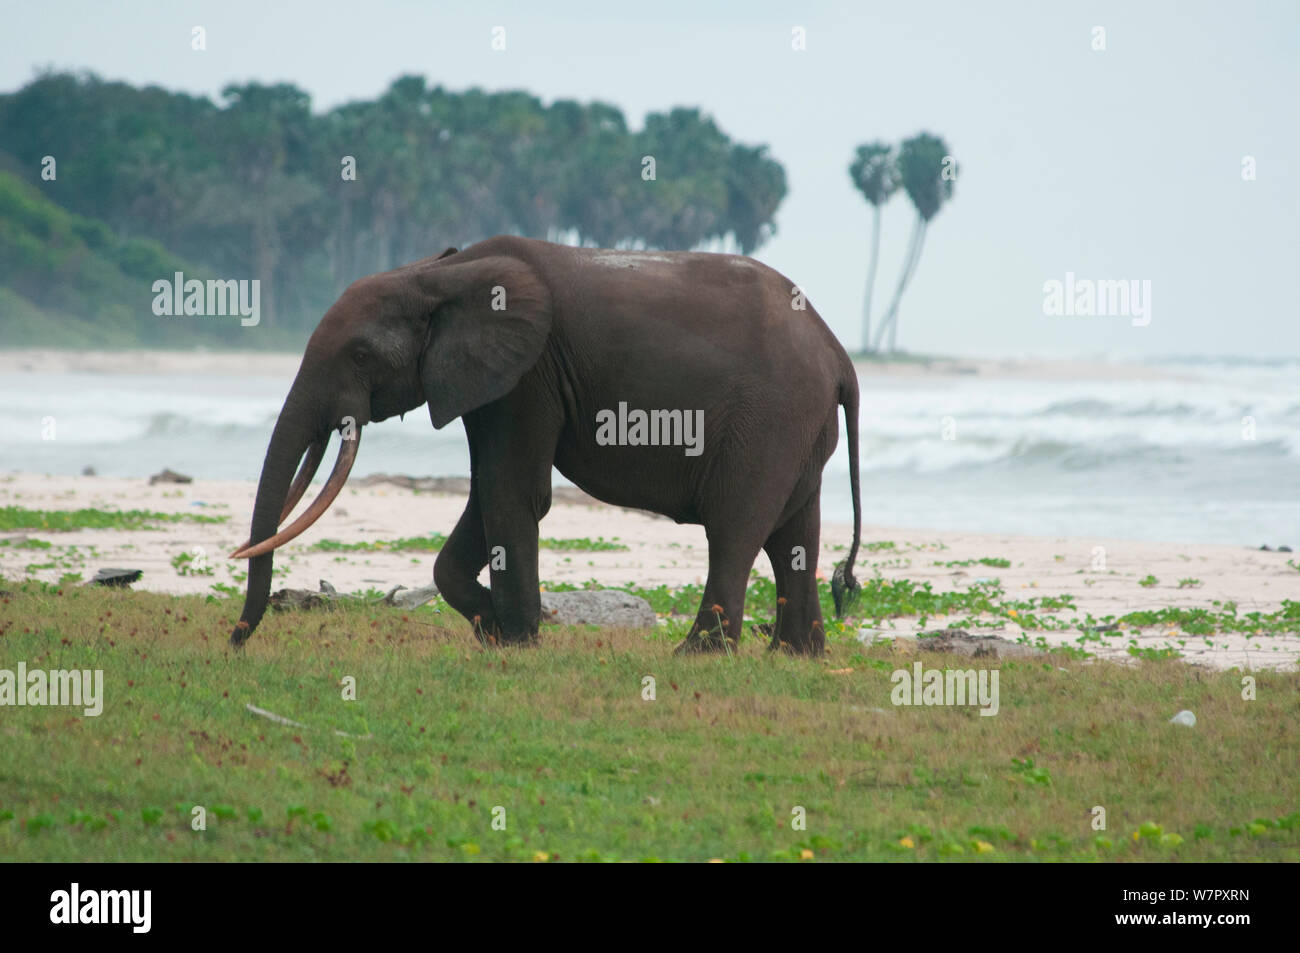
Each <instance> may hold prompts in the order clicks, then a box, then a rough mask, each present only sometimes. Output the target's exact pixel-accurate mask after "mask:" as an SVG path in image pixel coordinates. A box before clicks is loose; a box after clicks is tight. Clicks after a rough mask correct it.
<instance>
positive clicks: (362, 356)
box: [352, 347, 370, 366]
mask: <svg viewBox="0 0 1300 953" xmlns="http://www.w3.org/2000/svg"><path fill="white" fill-rule="evenodd" d="M368 360H370V354H369V352H367V351H366V349H365V348H364V347H359V348H357V349H356V350H354V351H353V352H352V363H354V364H356V365H358V366H364V365H365V363H366V362H367V361H368Z"/></svg>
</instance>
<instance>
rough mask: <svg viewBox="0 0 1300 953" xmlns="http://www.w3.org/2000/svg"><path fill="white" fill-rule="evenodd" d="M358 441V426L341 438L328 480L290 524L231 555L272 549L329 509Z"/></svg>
mask: <svg viewBox="0 0 1300 953" xmlns="http://www.w3.org/2000/svg"><path fill="white" fill-rule="evenodd" d="M360 443H361V428H360V427H358V428H357V430H356V434H355V436H354V437H353V438H352V439H351V440H344V441H343V445H342V446H341V447H339V457H338V459H337V460H336V461H334V472H332V473H331V474H330V478H329V480H327V481H326V483H325V486H323V487H322V488H321V491H320V495H319V496H317V497H316V499H314V500H312V503H311V506H309V507H307V509H306V510H305V511H304V512H303V514H302V515H301V516H299V517H298V518H297V519H296V520H294V522H293V523H292V524H290V525H289V526H287V527H285V528H284V529H282V530H280V532H278V533H276V534H275V535H274V536H272V537H271V538H270V539H265V540H263V541H262V542H260V543H258V544H257V545H256V546H243V547H241V548H240V549H237V550H236V551H235V552H233V553H231V554H230V558H231V559H252V558H253V557H254V556H261V555H263V554H264V553H269V552H270V551H271V550H273V549H279V548H280V547H281V546H283V545H284V544H285V543H287V542H289V540H291V539H293V538H294V537H296V536H299V535H300V534H302V533H304V532H306V530H307V528H308V527H310V526H311V524H312V523H314V522H316V521H317V520H318V519H320V518H321V515H322V514H323V513H324V512H325V511H326V510H327V509H329V505H330V504H331V503H333V502H334V498H335V497H336V496H338V495H339V492H340V491H341V490H342V489H343V484H344V483H346V482H347V481H348V474H349V473H350V472H351V471H352V464H353V463H355V462H356V459H357V447H358V446H359V445H360Z"/></svg>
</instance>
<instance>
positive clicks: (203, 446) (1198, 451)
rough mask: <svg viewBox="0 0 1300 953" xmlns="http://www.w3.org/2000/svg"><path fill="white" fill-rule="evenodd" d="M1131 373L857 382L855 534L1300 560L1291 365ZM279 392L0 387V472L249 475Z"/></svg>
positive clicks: (428, 445) (13, 377)
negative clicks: (1019, 538) (1280, 548)
mask: <svg viewBox="0 0 1300 953" xmlns="http://www.w3.org/2000/svg"><path fill="white" fill-rule="evenodd" d="M1147 370H1148V371H1149V372H1151V373H1153V374H1155V375H1157V377H1156V379H1133V378H1132V377H1131V376H1130V377H1127V378H1126V377H1124V376H1122V375H1112V376H1107V375H1099V376H1096V375H1095V376H1093V377H1092V378H1079V379H1071V378H1069V377H1068V376H1061V375H1058V376H1046V377H1044V376H1040V377H1039V378H1026V377H996V376H985V375H978V376H977V375H956V376H937V375H918V376H916V377H902V376H887V375H880V374H874V373H872V372H871V371H869V370H868V371H864V372H863V375H862V377H861V378H860V379H861V385H862V413H861V421H860V424H861V427H860V429H861V436H862V445H861V455H862V460H861V464H862V470H861V474H862V490H863V514H864V515H863V518H864V521H866V522H867V523H874V524H882V525H887V526H900V527H913V528H920V529H933V530H936V531H940V530H966V531H972V532H1002V533H1018V534H1020V533H1023V534H1031V535H1053V536H1055V535H1065V536H1081V537H1095V538H1120V539H1124V538H1128V539H1151V540H1168V541H1178V542H1218V543H1231V544H1239V545H1251V546H1259V545H1260V544H1262V543H1268V544H1270V545H1273V546H1277V545H1281V544H1286V545H1291V546H1294V547H1296V548H1298V549H1300V363H1297V362H1278V363H1271V364H1268V363H1206V362H1199V363H1161V364H1152V365H1148V367H1147ZM290 377H291V375H286V376H275V377H256V376H248V375H239V376H221V375H203V376H195V375H182V374H166V373H158V374H106V373H86V372H59V373H30V372H29V373H12V374H6V375H4V376H3V378H0V471H15V470H17V471H29V472H41V473H59V474H75V473H80V472H81V471H82V469H83V468H84V467H87V466H92V467H94V468H95V470H96V471H97V472H98V473H99V474H101V475H104V476H128V477H147V476H148V475H150V474H152V473H155V472H157V471H158V470H161V469H162V468H163V467H171V468H172V469H173V470H178V471H180V472H183V473H188V474H191V475H193V476H195V477H200V478H210V479H250V480H251V479H256V477H257V475H258V472H259V469H260V466H261V463H262V458H263V455H264V454H265V451H266V444H267V440H268V439H269V437H270V433H271V428H272V426H273V424H274V421H275V417H276V414H277V413H278V411H279V409H280V405H281V402H282V400H283V398H284V395H285V392H286V391H287V389H288V386H289V383H290ZM49 418H52V419H53V427H54V430H53V439H45V438H46V437H49V436H50V435H51V433H50V429H49V428H50V420H49ZM1252 427H1253V430H1252ZM333 455H334V449H333V447H332V448H331V449H330V451H328V453H327V460H326V463H325V465H324V466H323V467H322V471H323V473H328V470H329V466H330V465H331V463H332V460H333ZM354 472H355V473H356V474H357V475H365V474H368V473H375V472H388V473H402V474H411V475H420V476H424V475H438V476H442V475H462V476H464V475H468V473H469V454H468V450H467V448H466V446H465V437H464V432H463V430H462V429H461V427H460V425H459V424H458V423H453V424H451V425H450V426H448V427H447V428H445V429H444V430H442V431H440V432H439V431H434V430H433V428H432V427H431V426H430V424H429V420H428V416H427V414H426V413H425V411H424V409H423V408H421V409H419V410H417V411H415V412H413V413H410V414H407V416H406V419H405V421H398V420H390V421H386V422H384V423H383V424H378V425H374V426H371V427H368V428H366V432H365V435H364V437H363V441H362V446H361V452H360V454H359V458H358V461H357V465H356V468H355V471H354ZM322 478H323V474H322V476H321V477H318V482H319V480H320V479H322ZM556 481H557V482H559V483H563V482H564V481H563V479H562V478H561V477H560V476H559V474H558V473H557V474H556ZM822 501H823V507H822V515H823V519H824V520H827V521H835V522H848V521H849V520H850V519H851V515H852V509H851V505H850V496H849V484H848V456H847V452H846V448H845V442H844V439H843V435H841V439H840V445H839V447H838V448H837V449H836V452H835V455H834V457H832V459H831V461H830V462H829V463H828V465H827V467H826V471H825V477H824V481H823V494H822Z"/></svg>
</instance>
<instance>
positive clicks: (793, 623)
mask: <svg viewBox="0 0 1300 953" xmlns="http://www.w3.org/2000/svg"><path fill="white" fill-rule="evenodd" d="M819 490H820V487H818V488H817V489H815V490H814V491H813V493H812V495H811V496H809V497H808V500H807V502H806V503H804V504H803V506H801V507H800V508H799V509H798V510H797V511H796V512H795V513H794V515H793V516H791V517H790V518H789V519H787V520H786V521H785V522H784V523H783V524H782V525H781V526H780V527H779V528H778V529H777V530H776V531H775V532H773V533H772V535H771V536H769V537H768V538H767V542H765V543H764V544H763V549H764V550H765V551H766V552H767V558H768V559H770V560H771V561H772V571H773V573H774V574H775V576H776V595H777V613H776V618H777V621H776V625H775V626H774V628H773V632H772V643H771V645H770V646H769V649H780V648H784V649H785V650H786V651H790V652H796V653H798V654H801V655H821V654H822V653H823V652H825V651H826V633H825V630H824V627H823V623H822V607H821V601H820V600H819V599H818V598H817V556H818V552H819V550H820V546H821V493H820V492H819ZM781 600H784V602H782V601H781Z"/></svg>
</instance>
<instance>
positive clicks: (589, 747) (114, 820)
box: [0, 582, 1300, 862]
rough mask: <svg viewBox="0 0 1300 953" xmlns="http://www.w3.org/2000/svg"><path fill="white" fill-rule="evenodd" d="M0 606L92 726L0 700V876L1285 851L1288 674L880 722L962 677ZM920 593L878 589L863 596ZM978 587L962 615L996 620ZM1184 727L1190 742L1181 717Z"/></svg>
mask: <svg viewBox="0 0 1300 953" xmlns="http://www.w3.org/2000/svg"><path fill="white" fill-rule="evenodd" d="M864 585H867V584H864ZM908 585H909V586H910V584H908ZM0 588H3V589H7V590H9V591H8V592H6V593H4V594H2V595H0V668H9V669H12V668H13V667H14V666H15V665H16V664H17V662H18V661H25V662H26V663H27V665H28V666H29V668H35V667H41V668H90V669H102V670H103V672H104V682H105V704H104V712H103V714H102V715H100V716H99V717H97V718H88V717H83V716H81V714H80V713H79V712H78V713H74V712H73V711H71V710H69V709H66V708H51V707H21V708H7V709H5V710H4V711H3V713H2V717H0V736H2V738H3V740H2V741H0V856H4V857H5V858H6V859H7V860H13V861H51V860H61V861H84V860H174V861H182V860H184V861H196V860H197V861H222V860H333V861H375V860H408V859H409V860H485V859H486V860H520V861H531V860H535V859H547V860H557V859H558V860H561V861H570V860H694V861H700V860H708V859H713V858H720V859H726V860H747V859H748V860H770V859H782V860H799V859H816V860H882V859H922V860H941V861H960V860H974V861H979V862H987V861H999V860H1061V859H1072V860H1093V859H1096V860H1109V859H1117V860H1126V861H1131V860H1166V859H1174V860H1185V861H1205V860H1230V861H1234V860H1290V861H1295V860H1300V813H1297V807H1298V805H1297V804H1296V803H1295V801H1296V788H1295V783H1294V759H1293V757H1292V753H1293V752H1294V751H1295V749H1296V743H1297V740H1298V739H1297V737H1296V735H1297V725H1300V691H1297V689H1300V676H1297V675H1296V674H1294V673H1276V672H1258V673H1255V676H1254V677H1255V679H1256V693H1257V700H1255V701H1243V700H1242V697H1241V695H1242V689H1241V679H1240V674H1239V673H1231V672H1211V671H1206V670H1202V669H1194V668H1191V667H1188V666H1184V665H1182V664H1181V663H1176V662H1169V661H1165V660H1160V659H1155V658H1153V659H1152V660H1150V661H1135V662H1134V663H1133V664H1130V665H1118V664H1111V663H1095V662H1091V663H1090V662H1085V661H1080V660H1076V659H1073V658H1070V657H1068V656H1064V655H1060V656H1052V657H1050V658H1047V659H1045V660H1043V661H1038V660H1034V661H1032V662H1025V661H1021V662H1012V661H1003V662H1001V663H994V664H995V665H996V667H997V668H998V670H999V674H1000V695H1001V709H1000V712H999V714H998V715H997V716H996V717H981V716H979V715H978V714H977V712H976V711H975V710H974V709H971V708H957V707H932V708H925V707H910V708H895V707H893V706H892V705H891V704H890V703H889V699H890V692H891V687H892V685H891V680H890V674H891V672H893V671H894V670H897V669H902V668H907V667H909V666H910V665H911V664H912V662H913V661H915V660H916V659H917V658H922V659H924V662H925V665H926V666H927V667H930V668H936V667H943V666H945V665H948V666H951V667H957V668H963V669H966V668H971V667H973V666H975V665H979V664H980V662H979V661H977V660H971V659H964V658H963V659H957V658H945V657H942V656H936V655H932V654H929V653H926V654H923V655H921V656H917V655H908V654H904V652H903V650H902V648H901V647H899V646H885V645H877V646H872V647H870V648H864V647H863V646H862V645H861V644H860V643H858V642H857V641H856V640H855V639H852V638H851V637H850V633H851V632H852V629H853V627H852V626H849V627H848V631H847V632H845V631H841V630H840V629H839V628H838V627H836V626H832V627H831V629H832V631H831V632H830V643H831V644H830V650H829V652H828V654H827V657H826V658H825V659H822V660H809V659H797V658H787V657H785V656H769V655H767V654H766V653H765V652H763V650H762V647H761V644H760V642H759V640H757V639H755V638H753V637H752V636H749V635H748V634H747V636H746V638H745V639H744V640H743V642H742V644H741V647H740V650H739V651H738V652H737V653H736V654H735V655H734V656H733V657H731V658H726V657H704V658H676V657H674V656H672V655H671V649H672V646H673V644H674V643H675V641H676V639H677V638H679V637H680V635H681V633H682V631H683V625H684V623H678V622H674V623H673V624H672V625H668V626H661V627H660V630H656V631H653V632H649V633H647V632H640V631H631V630H604V631H594V630H589V629H584V628H562V627H545V628H544V629H543V633H542V645H541V646H540V647H537V648H530V649H508V650H503V651H499V650H483V649H480V648H479V647H478V645H477V643H475V642H474V641H473V640H472V637H471V635H470V632H469V629H468V626H467V624H466V623H465V622H464V621H463V620H461V619H460V618H459V617H458V616H455V615H454V613H452V612H451V611H450V610H448V609H445V607H442V608H443V611H438V609H439V608H440V604H439V605H435V606H433V607H424V608H422V609H419V610H414V611H402V610H396V609H390V608H384V607H379V606H374V605H367V604H366V603H365V602H363V601H361V600H360V599H349V600H344V601H342V603H341V604H339V605H337V606H334V607H333V608H330V609H327V610H319V611H311V612H285V613H272V614H270V615H268V617H267V619H266V621H265V622H264V623H263V625H262V627H261V629H260V630H259V631H258V632H257V634H256V635H255V636H254V637H253V639H252V641H251V642H250V643H249V645H248V647H247V649H246V650H245V651H244V652H243V653H240V654H234V653H232V652H230V651H229V650H228V649H227V647H226V644H225V640H226V636H227V634H228V633H229V630H230V626H231V623H232V622H233V620H234V619H235V618H236V616H237V614H238V606H239V602H238V600H237V599H223V598H219V597H217V596H215V595H213V596H208V597H206V598H205V597H202V596H190V597H169V596H165V595H159V594H151V593H135V592H130V591H117V590H108V589H100V588H90V587H87V588H68V589H59V588H57V587H55V586H51V585H48V584H39V583H31V582H28V583H14V582H0ZM754 592H755V598H756V599H758V598H761V597H762V596H763V594H764V593H767V590H766V589H763V588H762V587H759V586H758V585H757V582H756V585H755V590H754ZM924 592H925V590H924V589H923V588H919V587H914V586H912V587H911V588H910V590H909V589H908V588H907V587H904V586H893V585H889V586H886V585H883V584H878V585H876V586H875V587H874V589H872V594H871V595H869V596H868V598H867V605H868V607H869V608H871V609H873V611H874V610H880V611H883V610H884V609H886V608H887V607H888V608H890V610H891V611H892V610H893V609H898V608H901V606H903V605H904V604H908V603H915V602H917V601H918V600H919V601H925V600H931V601H933V600H936V599H939V598H940V597H938V596H933V595H923V593H924ZM976 592H977V595H975V596H969V595H967V594H958V595H959V596H964V597H966V598H967V599H969V600H973V601H975V602H979V601H987V602H990V603H991V604H992V605H993V608H994V609H995V610H997V609H999V608H1001V607H1003V606H1005V605H1006V603H1004V602H1002V601H1001V600H1000V597H999V596H998V594H997V593H996V591H995V590H994V591H992V592H991V591H990V590H989V589H988V588H982V589H978V590H976ZM919 593H921V594H919ZM661 595H662V604H665V605H671V606H674V607H675V606H676V605H677V603H675V602H670V601H669V600H671V594H669V593H666V592H665V593H662V594H661ZM694 608H695V607H694V606H693V605H692V606H691V607H690V609H689V610H688V611H689V612H691V613H693V612H694ZM750 608H751V611H753V612H755V614H762V613H763V612H765V611H766V612H767V613H769V614H770V612H771V607H770V606H769V607H766V608H765V607H764V606H762V605H753V606H751V607H750ZM662 630H667V631H662ZM984 664H988V663H984ZM846 669H848V670H849V671H845V670H846ZM648 675H649V676H653V677H654V679H655V680H656V698H655V700H654V701H645V700H643V695H642V692H643V684H644V683H643V679H644V678H645V677H646V676H648ZM348 678H351V679H355V686H356V700H355V701H345V700H344V698H343V695H344V686H345V685H346V684H348V681H347V679H348ZM250 703H251V704H253V705H256V706H258V707H260V708H263V709H268V710H270V711H272V712H275V713H277V714H278V715H281V716H283V717H285V718H289V719H292V720H294V721H297V722H301V723H302V724H303V725H305V726H306V727H302V728H297V727H288V726H284V725H281V724H276V723H274V722H271V721H268V720H266V719H264V718H260V717H257V716H255V715H253V714H251V713H250V712H248V711H247V710H246V709H245V706H246V705H247V704H250ZM1183 708H1188V709H1191V710H1193V711H1195V712H1196V715H1197V722H1198V723H1197V726H1196V727H1195V728H1190V729H1189V728H1185V727H1183V726H1180V725H1171V724H1169V723H1168V719H1169V717H1170V716H1171V715H1172V713H1173V712H1176V711H1178V710H1180V709H1183ZM339 731H341V732H345V733H347V735H350V736H353V737H345V736H343V735H339V734H336V732H339ZM196 805H200V806H203V807H204V808H205V809H206V814H207V829H206V830H203V831H195V830H193V829H192V828H191V818H192V817H193V813H192V810H193V808H194V806H196ZM1097 805H1100V806H1103V807H1105V809H1106V812H1107V818H1108V826H1107V830H1106V831H1102V832H1097V831H1094V830H1093V829H1092V827H1091V820H1092V816H1091V813H1090V812H1091V811H1092V809H1093V807H1094V806H1097ZM494 808H501V809H504V812H505V813H504V817H505V829H504V830H495V829H493V825H492V820H493V811H494ZM800 809H801V811H800ZM801 812H802V813H803V814H804V815H805V816H806V821H807V823H806V829H802V830H800V829H792V822H793V821H794V820H795V818H796V817H797V816H798V815H799V814H800V813H801ZM498 816H499V815H498Z"/></svg>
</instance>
